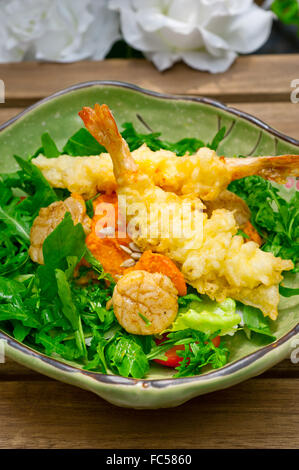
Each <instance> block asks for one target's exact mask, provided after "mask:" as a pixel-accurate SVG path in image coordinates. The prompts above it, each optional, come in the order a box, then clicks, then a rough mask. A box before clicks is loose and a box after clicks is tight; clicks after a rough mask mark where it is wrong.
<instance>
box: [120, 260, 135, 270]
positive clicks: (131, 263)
mask: <svg viewBox="0 0 299 470" xmlns="http://www.w3.org/2000/svg"><path fill="white" fill-rule="evenodd" d="M135 264H136V262H135V261H134V260H133V259H132V258H128V259H126V261H124V262H123V264H121V265H120V267H121V268H130V267H131V266H134V265H135Z"/></svg>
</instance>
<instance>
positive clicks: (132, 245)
mask: <svg viewBox="0 0 299 470" xmlns="http://www.w3.org/2000/svg"><path fill="white" fill-rule="evenodd" d="M129 247H130V248H131V250H132V251H136V252H137V253H141V250H140V248H139V247H138V246H137V245H136V244H135V243H134V242H131V243H129Z"/></svg>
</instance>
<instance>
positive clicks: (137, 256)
mask: <svg viewBox="0 0 299 470" xmlns="http://www.w3.org/2000/svg"><path fill="white" fill-rule="evenodd" d="M141 255H142V253H132V254H131V258H133V259H136V260H138V259H140V258H141Z"/></svg>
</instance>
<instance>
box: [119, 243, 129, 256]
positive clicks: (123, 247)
mask: <svg viewBox="0 0 299 470" xmlns="http://www.w3.org/2000/svg"><path fill="white" fill-rule="evenodd" d="M119 248H121V249H122V250H123V251H125V252H126V253H128V254H129V255H131V254H132V250H130V248H128V247H127V246H125V245H119Z"/></svg>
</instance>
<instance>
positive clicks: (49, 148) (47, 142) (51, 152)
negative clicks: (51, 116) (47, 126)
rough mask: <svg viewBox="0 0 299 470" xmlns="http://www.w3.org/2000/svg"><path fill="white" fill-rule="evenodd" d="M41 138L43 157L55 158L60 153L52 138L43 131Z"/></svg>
mask: <svg viewBox="0 0 299 470" xmlns="http://www.w3.org/2000/svg"><path fill="white" fill-rule="evenodd" d="M41 140H42V153H43V155H44V156H45V157H47V158H56V157H58V156H59V155H61V153H60V152H59V150H58V148H57V146H56V144H55V142H54V140H53V139H52V137H51V136H50V134H49V133H48V132H45V133H44V134H42V137H41Z"/></svg>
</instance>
